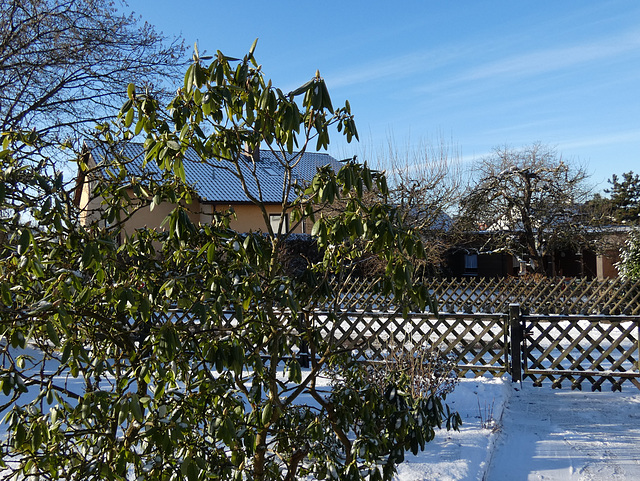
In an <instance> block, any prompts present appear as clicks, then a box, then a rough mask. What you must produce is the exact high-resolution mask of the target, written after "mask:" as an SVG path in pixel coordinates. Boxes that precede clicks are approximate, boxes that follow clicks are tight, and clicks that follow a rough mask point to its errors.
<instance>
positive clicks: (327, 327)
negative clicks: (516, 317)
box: [314, 311, 508, 376]
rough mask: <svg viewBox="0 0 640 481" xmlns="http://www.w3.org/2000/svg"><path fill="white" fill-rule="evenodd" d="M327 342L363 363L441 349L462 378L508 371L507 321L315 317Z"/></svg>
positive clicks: (369, 314) (452, 317)
mask: <svg viewBox="0 0 640 481" xmlns="http://www.w3.org/2000/svg"><path fill="white" fill-rule="evenodd" d="M314 321H315V322H316V323H317V325H318V326H320V329H321V331H322V335H323V337H324V338H325V339H332V340H333V342H334V343H335V344H336V345H337V346H340V347H342V348H344V349H347V350H351V351H355V355H356V357H358V358H362V359H373V360H379V359H383V358H384V357H385V356H386V355H387V353H389V352H390V351H392V350H395V349H404V350H408V351H413V350H419V349H422V348H426V349H438V350H440V352H441V353H442V354H443V355H445V356H448V357H450V358H451V360H452V361H453V362H454V363H455V364H456V365H457V369H456V370H457V372H458V374H459V375H460V376H465V375H474V376H477V375H482V374H484V373H486V372H491V373H492V374H493V375H494V376H501V375H502V374H504V373H505V372H507V370H508V357H507V325H508V322H507V321H508V319H507V316H505V315H488V316H487V315H480V314H471V315H456V314H451V315H443V316H434V315H429V314H416V313H414V314H411V315H410V316H409V317H408V318H406V319H405V318H404V317H403V316H402V314H401V313H397V312H395V313H379V312H366V311H359V312H343V313H340V315H339V316H338V317H337V318H336V319H335V320H331V319H330V318H329V316H327V313H318V312H316V313H314Z"/></svg>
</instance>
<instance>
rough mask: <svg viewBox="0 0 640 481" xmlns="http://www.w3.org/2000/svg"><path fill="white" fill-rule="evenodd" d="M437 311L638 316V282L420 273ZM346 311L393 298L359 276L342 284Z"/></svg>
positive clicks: (378, 307) (386, 305)
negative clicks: (517, 309)
mask: <svg viewBox="0 0 640 481" xmlns="http://www.w3.org/2000/svg"><path fill="white" fill-rule="evenodd" d="M422 282H424V283H425V284H426V285H427V286H428V287H429V290H430V292H431V294H432V295H433V297H434V298H435V299H436V301H437V302H438V306H439V311H440V312H448V313H452V312H453V313H467V314H471V313H484V314H492V313H507V312H508V310H509V304H512V303H518V304H520V305H521V306H522V308H523V310H525V311H526V312H529V313H530V314H542V315H545V314H564V315H567V314H583V315H586V314H602V315H640V281H625V280H622V279H605V280H598V279H586V278H572V279H565V278H517V277H507V278H473V277H472V278H444V279H443V278H424V279H422ZM342 291H343V292H342V294H341V298H340V304H341V306H342V308H343V309H346V310H370V311H394V310H396V309H397V308H398V307H399V306H396V305H395V303H394V301H393V299H392V298H385V297H384V296H381V295H380V294H377V293H375V286H374V285H371V284H369V283H367V282H366V281H362V280H358V281H357V282H353V283H351V284H349V285H348V286H345V287H344V288H343V289H342Z"/></svg>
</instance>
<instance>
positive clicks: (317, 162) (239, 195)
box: [91, 143, 340, 203]
mask: <svg viewBox="0 0 640 481" xmlns="http://www.w3.org/2000/svg"><path fill="white" fill-rule="evenodd" d="M117 148H118V151H119V153H121V154H122V155H123V157H124V158H125V159H130V160H131V163H130V164H129V167H128V168H129V171H130V173H131V174H133V175H142V174H143V173H144V174H146V175H153V174H157V175H158V176H159V175H160V170H159V168H158V166H157V164H156V163H155V162H149V163H148V164H147V165H146V166H145V168H144V172H143V169H142V164H143V160H144V147H143V146H142V144H138V143H126V144H122V145H121V146H118V147H117ZM107 152H108V151H107V150H106V149H105V148H103V147H101V146H94V147H93V148H92V149H91V154H92V156H93V158H94V160H95V162H96V163H98V164H99V163H100V160H101V159H102V158H105V156H106V155H108V154H107ZM294 155H299V154H294ZM241 164H242V172H243V174H244V177H245V179H246V181H247V187H248V189H249V192H250V193H251V194H252V195H253V196H255V197H259V195H258V183H259V184H260V190H261V191H262V201H263V202H265V203H281V202H282V196H283V191H282V190H283V180H284V168H283V167H282V165H281V164H280V161H279V160H278V158H277V157H276V156H275V155H274V153H273V152H271V151H270V150H260V159H259V161H258V162H257V163H256V167H257V168H256V176H255V177H257V179H258V183H257V182H256V179H255V178H254V176H253V175H252V174H251V172H250V166H251V164H252V162H251V159H250V157H249V156H246V157H245V158H244V161H243V162H241ZM327 164H329V165H331V166H332V167H333V169H334V170H336V171H338V170H339V168H340V163H339V162H338V161H337V160H336V159H334V158H333V157H331V156H330V155H329V154H324V153H318V152H305V153H303V154H302V156H301V159H300V161H299V162H298V164H297V165H296V167H295V169H294V171H293V177H294V179H295V180H297V181H298V182H299V183H302V182H304V181H309V180H311V179H312V178H313V176H314V175H315V173H316V170H317V169H318V168H319V167H323V166H325V165H327ZM225 167H230V168H233V169H235V167H234V166H233V165H232V164H230V163H226V162H224V161H217V160H211V161H209V162H202V161H201V160H200V158H199V157H198V155H197V154H196V152H195V151H194V150H193V149H188V150H187V152H186V154H185V162H184V170H185V177H186V181H187V183H188V184H189V185H192V186H194V187H195V189H196V191H197V192H198V195H199V196H200V199H201V200H202V201H205V202H248V201H249V198H248V197H247V195H246V194H245V192H244V190H243V189H242V185H241V183H240V181H239V180H238V178H237V176H236V175H234V173H233V172H231V171H229V170H228V169H226V168H225ZM288 200H289V201H291V200H293V193H292V195H290V198H289V199H288Z"/></svg>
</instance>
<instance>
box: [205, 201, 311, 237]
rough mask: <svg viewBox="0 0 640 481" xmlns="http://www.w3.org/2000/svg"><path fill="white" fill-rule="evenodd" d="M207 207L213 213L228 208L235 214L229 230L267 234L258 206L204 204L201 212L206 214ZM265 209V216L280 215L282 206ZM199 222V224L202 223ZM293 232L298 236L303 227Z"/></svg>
mask: <svg viewBox="0 0 640 481" xmlns="http://www.w3.org/2000/svg"><path fill="white" fill-rule="evenodd" d="M207 207H209V208H211V207H213V208H214V209H215V211H218V212H221V211H225V210H227V209H229V208H233V210H234V212H235V218H234V219H232V221H231V228H232V229H233V230H235V231H237V232H249V231H253V232H256V231H261V232H267V231H268V228H267V224H266V222H265V220H264V217H263V216H262V211H261V210H260V209H259V208H258V206H256V205H253V204H227V205H222V204H216V205H215V206H207V205H206V204H205V205H204V206H203V210H204V211H205V212H206V211H207ZM265 209H266V211H267V214H280V213H281V212H282V206H280V205H276V204H274V205H266V206H265ZM206 217H207V216H206V214H205V215H202V216H201V218H202V219H203V220H202V221H204V222H206V220H207V219H206ZM202 221H201V222H202ZM292 226H293V224H292V220H291V215H289V228H291V227H292ZM293 232H296V233H298V234H300V233H302V232H303V226H302V225H298V226H296V228H295V229H293Z"/></svg>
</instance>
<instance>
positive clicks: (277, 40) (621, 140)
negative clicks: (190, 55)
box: [129, 0, 640, 189]
mask: <svg viewBox="0 0 640 481" xmlns="http://www.w3.org/2000/svg"><path fill="white" fill-rule="evenodd" d="M129 7H130V8H131V9H132V10H134V11H135V12H136V13H138V14H140V15H142V17H143V19H145V20H147V21H149V22H150V23H152V24H154V25H155V26H156V27H157V28H158V29H159V30H161V31H163V32H164V33H165V34H167V35H182V36H183V37H184V38H185V39H186V41H187V43H189V44H191V45H193V43H194V42H196V41H197V42H198V45H199V49H200V51H201V52H202V51H203V50H205V51H207V52H209V53H213V52H215V51H216V50H221V51H223V52H224V53H225V54H227V55H230V56H242V55H243V54H244V53H246V52H247V51H248V49H249V47H250V46H251V44H252V42H253V40H254V39H255V38H259V41H258V48H257V50H256V58H257V60H258V62H259V63H261V64H262V65H263V71H264V72H265V74H266V75H267V77H269V78H271V79H273V82H274V85H276V86H278V87H280V88H281V89H283V90H285V91H286V90H291V89H293V88H295V87H297V86H299V85H301V84H303V83H304V82H306V81H307V80H309V79H310V78H311V77H312V76H313V75H314V74H315V72H316V69H319V70H320V73H321V75H322V76H323V77H324V78H325V80H326V82H327V85H328V87H329V91H330V93H331V97H332V100H333V104H334V105H337V104H339V105H340V104H343V103H344V100H345V99H348V100H349V102H350V103H351V107H352V110H353V113H354V114H355V116H356V123H357V126H358V130H359V132H360V139H361V142H360V145H348V144H346V143H345V142H343V141H342V140H341V139H340V137H339V134H335V135H334V136H333V137H332V143H331V146H330V149H329V152H330V153H332V154H333V155H335V156H337V157H345V156H350V155H353V154H360V155H359V158H360V159H362V158H363V155H364V156H365V157H366V155H367V154H366V152H371V151H372V150H375V149H379V148H380V147H382V146H383V145H384V144H386V142H387V140H388V139H389V138H390V137H392V138H393V139H394V141H395V142H396V143H397V144H398V145H401V146H403V147H402V148H405V147H406V146H407V145H409V146H410V145H415V146H416V147H417V146H418V145H419V144H421V143H424V142H437V141H438V139H440V138H445V139H446V140H447V141H448V142H452V143H453V144H454V145H455V147H456V149H457V150H458V151H459V152H460V154H461V156H462V158H463V160H464V162H465V163H467V162H468V163H470V164H471V163H472V161H473V159H474V158H476V157H482V156H484V155H487V154H489V153H490V152H491V150H492V148H494V147H496V146H504V145H509V146H512V147H520V146H523V145H527V144H531V143H533V142H542V143H545V144H548V145H551V146H554V147H556V148H557V150H558V152H559V153H560V154H562V156H563V157H564V158H567V159H570V160H573V161H576V162H580V163H582V164H583V165H585V166H586V168H587V170H588V171H589V172H590V173H591V174H592V178H591V182H592V183H593V184H594V185H596V189H602V188H605V187H606V186H607V183H606V179H608V178H610V177H611V175H612V174H614V173H615V174H621V173H623V172H627V171H629V170H633V171H634V172H636V173H638V172H640V95H639V89H638V87H639V85H640V2H635V1H632V0H626V1H621V0H612V1H586V0H582V1H578V0H573V1H571V0H567V1H546V0H539V1H536V2H524V1H471V0H457V1H454V0H450V1H440V2H436V1H429V0H424V1H396V2H390V1H385V2H382V1H374V0H370V1H366V2H365V1H357V0H354V1H348V0H342V1H334V0H325V1H323V2H305V1H297V2H294V1H277V0H271V1H264V0H263V1H253V0H245V1H242V2H234V1H224V2H222V1H218V0H210V1H207V0H200V1H193V0H182V1H180V2H175V1H169V0H155V1H153V2H150V1H148V0H130V1H129ZM409 148H411V147H409Z"/></svg>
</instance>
